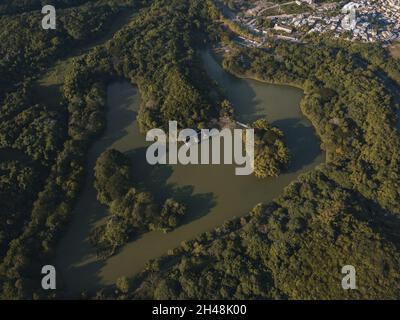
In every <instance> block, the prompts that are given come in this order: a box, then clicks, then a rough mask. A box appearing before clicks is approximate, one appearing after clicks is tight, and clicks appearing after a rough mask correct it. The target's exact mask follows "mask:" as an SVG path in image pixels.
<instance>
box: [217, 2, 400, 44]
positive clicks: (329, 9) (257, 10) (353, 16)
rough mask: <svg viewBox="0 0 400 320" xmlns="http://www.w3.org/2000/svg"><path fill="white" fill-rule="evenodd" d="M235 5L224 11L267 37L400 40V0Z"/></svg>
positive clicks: (255, 32) (294, 39)
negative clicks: (325, 35)
mask: <svg viewBox="0 0 400 320" xmlns="http://www.w3.org/2000/svg"><path fill="white" fill-rule="evenodd" d="M249 3H250V5H249ZM220 4H221V5H223V1H220ZM235 5H236V6H235V9H236V10H234V11H230V10H229V9H227V8H226V7H224V12H225V13H226V12H229V16H230V18H231V19H232V21H233V22H235V23H237V24H238V25H239V26H241V27H243V28H246V29H247V30H249V31H250V32H252V33H254V34H256V35H259V36H260V37H261V38H265V39H267V38H269V37H274V38H276V39H282V40H289V41H301V39H303V38H304V37H305V36H306V35H309V34H324V33H326V34H331V35H332V37H335V38H342V39H346V40H349V41H361V42H381V43H382V45H384V46H386V45H388V44H390V43H393V42H395V41H400V0H354V1H336V2H322V3H319V2H316V1H315V0H297V1H288V2H286V3H281V2H280V1H279V2H277V1H275V2H273V0H270V1H253V2H250V1H246V2H245V1H242V0H237V1H235ZM265 39H264V40H265ZM242 40H243V39H242ZM245 40H246V39H245ZM247 44H248V45H250V46H260V45H261V42H255V41H254V39H252V40H249V39H247Z"/></svg>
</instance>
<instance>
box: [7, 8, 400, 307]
mask: <svg viewBox="0 0 400 320" xmlns="http://www.w3.org/2000/svg"><path fill="white" fill-rule="evenodd" d="M53 3H54V4H56V5H57V6H58V7H57V8H59V10H58V15H59V17H60V20H59V27H58V28H57V30H55V31H46V32H45V31H44V30H42V29H40V28H38V27H37V26H39V25H40V19H41V17H42V15H41V13H40V6H41V5H42V1H3V2H2V4H0V30H1V34H0V40H1V41H0V74H1V77H0V120H1V124H0V289H1V290H0V291H1V293H0V295H1V297H2V298H9V299H18V298H20V299H21V298H51V297H54V296H56V297H62V296H63V292H62V288H59V291H57V292H56V293H52V294H50V295H49V294H47V293H45V292H43V290H41V289H40V280H39V279H40V269H41V266H42V265H43V264H44V263H43V262H44V261H48V259H51V257H53V256H54V250H55V246H56V244H57V242H58V240H59V238H60V236H61V235H62V234H63V232H64V231H65V230H66V228H68V222H69V221H70V219H71V212H72V209H73V208H74V205H75V203H76V200H77V198H78V196H79V193H80V191H81V188H82V184H83V181H84V177H85V164H86V156H87V152H88V148H89V147H90V145H91V144H92V142H93V141H94V140H95V139H96V138H98V137H99V136H100V135H101V133H102V132H103V130H104V128H105V126H106V118H105V112H106V87H107V84H108V83H109V82H110V81H111V80H112V79H115V78H117V77H118V78H120V77H123V78H126V79H128V80H129V81H130V82H131V83H133V84H136V85H137V86H138V87H139V90H140V94H141V97H142V103H141V106H140V110H139V113H138V123H139V126H140V129H141V131H143V132H145V131H147V130H148V129H151V128H155V127H162V128H166V126H167V124H168V121H169V120H170V119H174V120H177V121H178V122H179V126H180V127H182V128H186V127H190V128H201V127H204V126H205V124H206V123H208V122H209V121H210V120H212V119H213V118H216V117H219V116H225V117H234V113H233V111H232V108H231V106H230V104H229V102H228V101H227V99H226V97H224V95H223V90H221V88H217V86H216V84H215V83H213V82H212V81H211V80H210V79H209V78H208V76H207V74H206V72H205V71H204V68H203V66H202V62H201V59H200V57H199V55H198V50H199V49H200V48H204V47H205V46H210V45H213V44H221V43H222V44H223V45H224V46H227V47H228V48H229V50H228V51H229V52H228V53H227V54H225V56H224V59H223V66H224V68H226V69H227V70H228V71H229V72H231V73H232V74H235V75H237V76H240V77H251V78H256V79H258V80H260V81H265V82H270V83H277V84H291V85H295V86H298V87H301V88H303V90H304V98H303V100H302V103H301V110H302V112H303V113H304V115H305V116H306V117H307V118H308V119H309V120H310V121H311V122H312V124H313V125H314V127H315V129H316V132H317V134H318V135H319V137H320V138H321V141H322V148H323V149H324V151H326V153H327V161H326V163H325V164H323V165H322V166H320V167H319V168H317V169H314V170H313V171H311V172H309V173H307V174H305V175H303V176H301V177H300V178H299V179H298V180H297V181H294V182H293V183H291V184H290V185H289V186H288V187H287V188H286V189H285V191H284V193H283V194H282V195H281V196H280V197H279V198H278V199H276V200H275V201H274V202H273V203H269V204H265V205H257V206H256V207H255V208H254V209H253V210H252V212H251V213H250V214H249V215H248V216H246V217H244V218H242V219H237V220H233V221H229V222H227V223H226V224H225V225H223V226H221V227H220V228H218V229H216V230H214V231H212V232H210V233H207V234H203V235H201V236H199V237H198V238H197V239H195V240H190V241H187V242H185V243H183V244H182V246H180V247H179V248H177V249H176V250H174V251H173V252H172V253H171V255H170V256H165V257H161V258H160V259H157V260H155V261H151V262H150V263H149V264H148V266H147V268H146V269H145V270H143V272H142V273H141V274H140V275H138V276H137V278H136V279H133V280H136V281H131V280H132V279H126V278H122V279H120V280H119V281H118V283H117V284H116V285H117V286H116V288H117V293H116V291H115V288H111V289H112V290H109V288H106V289H105V290H102V291H100V292H98V295H97V297H99V298H104V297H111V298H156V299H170V298H171V299H173V298H179V299H187V298H221V299H232V298H238V299H243V298H257V299H258V298H267V299H270V298H288V299H298V298H302V299H318V298H322V299H329V298H336V299H337V298H338V299H342V298H357V299H362V298H363V299H366V298H367V299H372V298H379V299H383V298H399V297H400V292H399V291H400V290H399V287H398V283H399V280H400V279H399V278H400V270H399V265H400V254H399V243H400V242H399V241H400V239H399V231H398V230H399V222H398V221H399V220H398V217H399V215H400V186H399V181H400V180H399V178H400V172H399V171H400V163H399V162H400V138H399V131H398V130H397V129H396V127H395V125H396V123H397V120H398V117H397V116H396V114H397V112H398V110H399V104H398V103H399V97H398V94H399V92H400V91H399V85H400V60H398V59H397V60H396V59H394V58H393V57H391V56H390V54H389V53H388V51H387V50H386V49H383V48H380V47H377V46H375V45H359V44H354V43H348V42H341V41H337V40H331V39H328V38H325V37H322V38H317V37H315V36H310V37H309V38H308V39H307V42H306V43H305V44H296V43H289V42H273V43H270V45H269V47H268V49H250V48H244V47H238V46H237V45H235V44H234V43H233V42H232V41H231V40H232V38H233V37H234V35H233V34H232V32H231V31H229V30H228V29H227V28H226V26H225V25H224V24H223V22H221V21H220V19H219V17H220V14H219V12H218V9H217V8H216V7H215V5H214V4H213V1H211V0H190V1H188V0H154V1H145V0H143V1H139V0H138V1H118V0H103V1H78V0H76V1H68V0H60V1H53ZM126 10H127V11H128V12H129V13H132V17H131V18H130V20H129V21H128V22H127V23H126V24H125V25H124V26H122V27H121V28H119V30H118V31H116V32H115V33H114V34H113V35H111V36H110V38H109V39H106V40H104V41H103V42H102V43H101V44H96V45H94V46H92V47H91V48H90V49H89V50H86V51H84V52H83V53H80V54H77V55H76V57H75V58H74V59H72V61H69V62H68V64H67V67H66V68H65V71H64V74H63V77H62V85H61V87H60V92H59V93H60V97H61V99H60V101H58V103H57V104H56V107H55V105H52V104H49V103H48V102H47V101H46V100H41V99H38V98H37V93H38V92H37V90H38V89H37V85H36V84H37V78H38V77H40V76H42V75H43V74H44V73H45V72H46V71H47V70H48V69H49V68H50V67H52V66H53V65H54V64H55V63H56V61H57V60H59V59H66V58H67V56H68V54H70V53H72V51H73V50H76V49H80V48H84V47H85V46H86V45H88V44H90V43H91V42H92V41H93V40H95V39H98V38H99V37H101V35H102V34H103V33H105V32H106V31H107V30H110V29H111V28H112V24H113V20H115V19H116V17H117V16H118V15H119V14H120V13H121V12H125V11H126ZM78 21H81V22H82V23H78ZM222 89H223V88H222ZM233 108H234V106H233ZM254 126H255V127H256V128H257V130H258V146H259V147H260V150H262V149H263V148H265V147H268V146H270V145H271V142H272V145H274V148H272V149H265V150H267V151H265V152H266V153H269V154H273V155H274V156H276V158H274V162H273V163H267V162H266V161H264V160H265V159H264V157H263V156H260V159H259V161H258V163H259V175H260V176H264V175H268V176H269V175H276V174H279V172H280V171H281V170H282V169H284V167H285V166H286V164H287V162H288V159H289V155H288V153H287V150H286V148H285V147H284V145H283V144H281V143H280V141H281V138H282V134H281V132H279V130H274V128H272V127H270V126H269V125H268V123H267V122H263V121H259V122H256V123H255V124H254ZM275 142H276V143H275ZM261 155H262V154H261ZM134 170H135V164H134V163H133V164H132V163H129V162H128V161H127V159H125V158H124V155H123V154H120V153H118V152H117V151H115V150H114V151H109V152H107V153H105V154H103V155H102V156H101V157H100V158H99V159H98V162H97V166H96V171H95V174H96V188H97V191H98V199H99V201H100V202H102V203H103V204H104V205H106V206H107V207H108V208H109V212H110V216H109V217H108V219H107V223H106V224H104V225H103V226H102V228H100V229H99V230H96V231H95V232H94V233H93V235H92V241H93V242H94V243H96V244H100V246H99V247H100V251H101V252H100V253H101V254H102V255H103V256H108V255H109V254H112V253H113V251H114V250H115V249H116V248H117V247H119V246H122V245H124V244H125V243H126V242H127V241H129V240H130V239H132V236H134V234H138V233H140V232H146V231H148V230H154V229H163V230H166V231H167V230H170V229H172V228H175V227H176V226H177V225H178V224H179V223H180V219H181V218H182V217H183V216H184V215H185V214H186V207H185V204H181V203H179V202H177V201H176V200H174V199H163V200H164V201H163V202H159V201H157V200H155V199H154V197H153V196H152V194H151V192H149V190H139V189H138V188H137V187H135V186H134V185H132V182H131V181H130V179H129V176H130V174H131V172H132V171H134ZM255 205H256V204H255ZM345 264H353V265H356V266H357V270H358V274H359V280H358V281H359V290H355V291H344V290H342V289H341V288H340V286H339V284H340V276H341V274H340V267H341V266H342V265H345ZM132 283H134V285H132Z"/></svg>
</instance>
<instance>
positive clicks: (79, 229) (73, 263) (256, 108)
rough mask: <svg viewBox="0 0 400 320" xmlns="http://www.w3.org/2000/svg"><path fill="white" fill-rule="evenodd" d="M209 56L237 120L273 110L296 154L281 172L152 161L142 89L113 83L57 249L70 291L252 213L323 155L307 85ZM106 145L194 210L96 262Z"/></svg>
mask: <svg viewBox="0 0 400 320" xmlns="http://www.w3.org/2000/svg"><path fill="white" fill-rule="evenodd" d="M203 58H204V62H205V67H206V69H207V72H208V74H209V75H210V76H211V77H212V78H213V79H215V80H216V81H217V82H218V83H219V85H220V86H221V87H222V88H224V90H225V92H226V95H227V96H228V97H229V99H230V100H231V101H232V102H233V104H234V106H235V112H236V115H237V118H238V120H239V121H242V122H251V121H252V120H254V119H256V118H258V117H260V116H267V117H268V119H269V121H270V122H271V123H272V124H273V125H276V126H278V127H279V128H281V129H282V130H283V131H284V132H285V134H286V141H287V145H288V147H289V148H290V151H291V154H292V163H291V166H290V168H289V170H288V172H287V173H285V174H282V175H281V176H279V177H278V178H269V179H265V180H258V179H256V178H255V177H254V176H235V171H234V168H235V166H234V165H188V166H183V165H176V166H169V165H166V166H156V167H152V166H149V165H147V163H146V159H145V147H146V142H145V139H144V137H143V136H142V135H140V134H139V130H138V127H137V123H136V112H137V109H138V107H139V104H140V96H139V93H138V91H137V89H136V88H135V87H134V86H132V85H131V84H130V83H128V82H126V81H122V82H115V83H113V84H111V85H110V86H109V87H108V108H109V110H108V114H107V120H108V122H107V123H108V127H107V130H106V132H105V134H104V135H103V137H102V138H101V139H99V140H98V141H97V142H96V143H95V144H94V145H93V147H92V148H91V150H90V152H89V158H88V168H89V170H88V176H87V179H86V185H85V188H84V191H83V193H82V195H81V197H80V199H79V201H78V203H77V205H76V208H75V210H74V216H73V220H72V222H71V224H70V225H69V228H68V231H67V233H66V235H65V236H64V238H63V239H62V240H61V242H60V245H59V247H58V250H57V257H56V267H57V270H58V271H59V273H58V274H59V276H60V277H59V278H62V281H63V282H64V284H65V286H66V290H67V292H68V293H69V294H74V295H76V294H78V293H79V292H81V291H83V290H87V291H93V290H96V289H97V288H99V287H101V286H104V285H107V284H111V283H114V282H115V280H116V279H117V278H118V277H121V276H128V277H129V276H133V275H135V274H137V273H138V272H140V271H141V270H142V269H143V267H144V265H145V263H146V262H147V261H148V260H150V259H153V258H157V257H159V256H161V255H163V254H166V253H167V251H168V250H169V249H173V248H175V247H177V246H179V244H180V243H181V242H182V241H184V240H189V239H192V238H194V237H196V236H197V235H198V234H200V233H203V232H206V231H209V230H212V229H213V228H215V227H217V226H219V225H221V224H222V223H223V222H224V221H225V220H227V219H232V218H233V217H239V216H242V215H245V214H247V213H248V212H249V210H250V209H252V208H253V207H254V205H256V204H257V203H260V202H269V201H270V200H272V199H274V198H276V197H278V196H279V195H280V194H281V193H282V191H283V189H284V187H285V186H287V185H288V184H289V183H290V182H291V181H292V180H294V179H295V178H296V177H297V176H298V175H299V174H301V173H303V172H305V171H308V170H310V169H312V168H314V167H315V166H316V165H317V164H319V163H321V162H323V161H324V157H323V155H322V153H321V150H320V148H319V139H318V138H317V137H316V136H315V132H314V129H313V128H312V126H311V124H310V123H309V122H308V121H307V120H306V119H305V118H304V117H303V116H302V114H301V112H300V108H299V104H300V100H301V98H302V96H303V93H302V91H301V90H299V89H296V88H292V87H287V86H275V85H268V84H264V83H260V82H257V81H252V80H242V79H237V78H235V77H233V76H231V75H230V74H228V73H227V72H225V71H224V70H223V69H222V68H221V67H220V66H219V65H218V63H217V62H216V60H215V59H214V58H213V56H212V55H211V54H210V53H204V54H203ZM108 148H115V149H118V150H120V151H121V152H124V153H126V154H127V155H128V156H129V157H130V158H131V159H132V163H133V168H134V175H135V177H134V179H135V180H137V181H136V182H135V183H136V185H137V184H138V183H139V181H140V186H142V187H144V188H146V189H148V190H150V191H152V192H153V193H154V194H155V195H156V197H165V196H170V195H171V196H174V197H175V198H177V199H180V200H184V201H185V203H186V204H187V206H188V215H187V217H186V220H185V221H184V224H183V225H182V226H181V227H179V228H177V229H176V230H174V231H173V232H170V233H167V234H164V233H162V232H149V233H147V234H144V235H143V236H141V237H140V238H138V239H135V240H134V241H132V242H130V243H128V244H127V245H125V246H124V247H122V248H121V250H119V251H118V252H117V254H116V255H114V256H113V257H111V258H109V259H107V260H106V261H98V260H96V257H95V250H94V248H93V247H92V246H91V245H90V244H89V243H88V235H89V232H90V230H91V229H92V228H93V226H95V225H97V224H99V223H101V221H102V219H104V217H105V216H106V215H107V210H106V209H105V208H104V207H103V206H101V205H100V204H99V203H98V201H97V200H96V191H95V189H94V187H93V180H94V177H93V167H94V164H95V162H96V159H97V157H98V156H99V155H100V154H101V153H102V152H103V151H104V150H106V149H108Z"/></svg>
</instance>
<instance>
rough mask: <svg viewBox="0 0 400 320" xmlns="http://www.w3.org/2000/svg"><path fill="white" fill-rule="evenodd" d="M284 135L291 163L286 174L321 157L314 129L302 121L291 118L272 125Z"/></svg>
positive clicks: (318, 141)
mask: <svg viewBox="0 0 400 320" xmlns="http://www.w3.org/2000/svg"><path fill="white" fill-rule="evenodd" d="M272 125H273V126H276V127H278V128H279V129H281V130H282V131H283V132H284V133H285V143H286V145H287V147H288V148H289V150H290V154H291V162H290V166H289V169H288V173H293V172H296V171H298V170H300V169H301V168H303V167H305V166H307V165H309V164H311V163H313V161H314V160H315V159H316V158H317V157H318V156H319V155H321V149H320V140H319V139H318V137H317V136H316V134H315V130H314V128H313V127H312V126H311V125H310V126H307V125H306V123H305V122H304V120H301V119H297V118H291V119H284V120H278V121H275V122H273V123H272Z"/></svg>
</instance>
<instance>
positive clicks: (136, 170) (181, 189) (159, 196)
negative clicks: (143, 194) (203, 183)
mask: <svg viewBox="0 0 400 320" xmlns="http://www.w3.org/2000/svg"><path fill="white" fill-rule="evenodd" d="M146 150H147V149H146V148H139V149H135V150H132V151H130V152H128V153H126V155H127V156H128V157H129V158H130V159H131V161H132V168H133V170H132V171H133V184H134V185H135V186H137V187H138V189H140V190H145V191H150V192H151V193H152V194H153V196H154V197H155V199H156V201H157V202H159V203H163V202H164V201H165V200H166V199H168V198H174V199H175V200H177V201H179V202H181V203H184V204H185V205H186V207H187V215H186V217H185V218H184V220H183V224H187V223H190V222H192V221H194V220H196V219H199V218H201V217H203V216H205V215H207V214H208V213H209V212H210V210H211V209H212V208H213V207H214V206H215V205H216V199H215V195H214V194H213V193H212V192H210V193H202V194H197V193H195V191H194V189H195V187H194V186H192V185H184V186H180V185H178V184H176V183H171V182H169V181H168V180H169V179H170V177H171V176H172V174H173V171H174V169H173V166H171V165H150V164H149V163H148V162H147V161H146Z"/></svg>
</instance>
